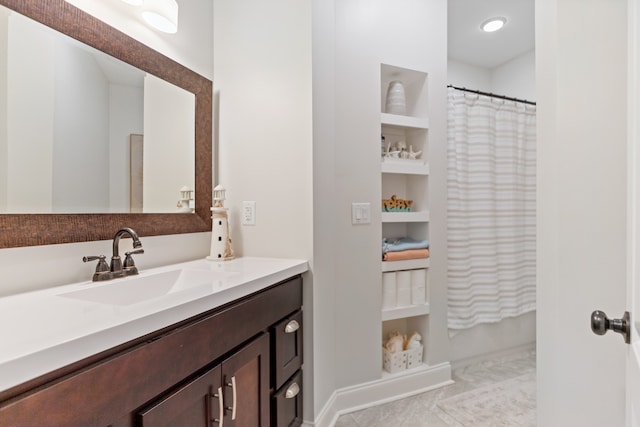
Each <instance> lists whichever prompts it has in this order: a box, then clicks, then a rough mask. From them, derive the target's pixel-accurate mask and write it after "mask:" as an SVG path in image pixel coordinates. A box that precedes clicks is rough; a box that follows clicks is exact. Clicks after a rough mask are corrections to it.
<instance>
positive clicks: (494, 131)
mask: <svg viewBox="0 0 640 427" xmlns="http://www.w3.org/2000/svg"><path fill="white" fill-rule="evenodd" d="M448 102H449V104H448V122H449V124H448V126H449V127H448V136H447V158H448V160H447V162H448V163H447V188H448V202H447V214H448V228H447V232H448V252H449V256H448V300H449V303H448V317H449V320H448V324H449V328H450V329H467V328H470V327H472V326H474V325H477V324H480V323H493V322H499V321H500V320H502V319H504V318H507V317H514V316H518V315H521V314H524V313H526V312H529V311H532V310H535V295H536V287H535V282H536V276H535V272H536V217H535V212H536V186H535V184H536V175H535V173H536V133H535V130H536V109H535V106H531V105H527V104H524V103H519V102H514V101H506V100H502V99H497V98H492V97H488V96H484V95H476V94H470V93H467V92H463V91H460V90H457V89H454V88H449V93H448Z"/></svg>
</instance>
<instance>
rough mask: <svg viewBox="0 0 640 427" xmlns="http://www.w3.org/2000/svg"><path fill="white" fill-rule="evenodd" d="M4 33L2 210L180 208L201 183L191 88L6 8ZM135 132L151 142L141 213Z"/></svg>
mask: <svg viewBox="0 0 640 427" xmlns="http://www.w3.org/2000/svg"><path fill="white" fill-rule="evenodd" d="M0 32H1V33H2V34H4V35H5V37H3V38H2V39H0V47H1V48H0V64H1V65H2V68H3V69H4V70H6V72H5V73H3V74H2V75H0V78H2V79H3V81H2V82H0V87H1V88H3V89H4V90H2V89H0V94H2V95H3V96H2V99H5V102H6V108H4V109H2V110H0V114H5V115H6V117H3V118H1V119H0V121H4V122H5V123H8V124H10V126H7V128H6V132H3V133H2V134H1V135H0V146H1V147H2V148H1V150H2V152H3V153H6V156H5V161H4V162H3V163H6V169H5V168H4V166H5V165H4V164H3V165H2V166H0V174H1V175H2V176H3V177H4V179H3V181H2V182H3V185H0V213H133V212H144V213H154V212H156V213H157V212H163V213H176V212H178V211H179V210H178V208H177V207H176V202H177V200H178V192H179V190H180V189H181V188H182V187H185V186H186V187H189V188H192V189H193V188H194V174H195V171H194V155H195V153H194V147H195V145H194V141H195V135H194V124H195V103H194V102H195V100H194V94H193V93H190V92H187V91H185V90H184V89H181V88H179V87H177V86H175V85H173V84H171V83H168V82H166V81H164V80H162V79H159V78H157V77H155V76H153V75H151V74H149V73H145V72H144V71H142V70H140V69H137V68H135V67H133V66H132V65H130V64H127V63H124V62H122V61H120V60H118V59H116V58H114V57H112V56H109V55H107V54H105V53H104V52H100V51H98V50H96V49H94V48H92V47H90V46H87V45H85V44H83V43H80V42H78V41H77V40H74V39H72V38H70V37H68V36H66V35H64V34H62V33H59V32H57V31H54V30H53V29H51V28H49V27H46V26H44V25H42V24H40V23H38V22H35V21H33V20H31V19H29V18H26V17H25V16H23V15H21V14H19V13H16V12H12V11H10V10H9V9H7V8H4V7H0ZM5 91H6V93H3V92H5ZM131 134H142V135H145V138H144V139H145V141H146V150H145V151H144V153H145V154H146V155H145V156H144V157H143V158H142V160H143V164H146V166H147V167H146V168H143V169H142V171H143V175H142V181H141V182H142V189H141V190H142V194H143V195H144V198H143V199H142V201H143V206H142V209H140V208H139V206H135V207H133V206H131V204H130V188H131V182H130V178H129V177H130V175H131V171H130V170H129V169H130V165H131V159H130V155H129V153H130V147H129V139H130V135H131ZM34 153H37V156H36V155H34ZM145 188H146V191H145Z"/></svg>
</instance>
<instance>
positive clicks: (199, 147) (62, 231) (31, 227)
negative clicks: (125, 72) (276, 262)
mask: <svg viewBox="0 0 640 427" xmlns="http://www.w3.org/2000/svg"><path fill="white" fill-rule="evenodd" d="M0 5H4V6H6V7H8V8H9V9H11V10H13V11H15V12H18V13H19V14H21V15H24V16H25V17H28V18H31V19H33V20H34V21H37V22H40V23H42V24H44V25H46V26H48V27H50V28H52V29H54V30H56V31H59V32H60V33H63V34H67V35H68V36H70V37H72V38H73V39H75V40H77V41H79V42H82V43H83V44H82V46H83V47H82V49H84V50H85V52H86V50H87V49H88V48H87V46H91V47H92V48H95V49H97V50H98V51H100V52H104V53H106V54H108V55H110V56H111V57H113V58H117V59H118V60H120V61H122V62H124V63H126V64H129V65H130V66H133V67H135V68H137V69H138V70H139V72H140V73H141V75H142V76H143V77H141V78H142V80H143V82H144V83H143V86H144V89H143V90H142V92H144V93H145V97H144V98H143V100H142V101H141V102H142V103H143V104H150V103H151V102H153V101H147V100H146V99H145V98H146V97H147V95H148V94H151V95H153V94H159V93H161V92H169V93H173V95H172V96H175V97H177V98H171V99H172V101H171V102H167V103H163V104H162V105H163V108H159V109H156V110H159V111H157V113H156V114H157V115H158V116H160V115H162V114H165V116H164V118H162V119H160V120H156V122H161V123H164V124H165V128H164V129H160V130H158V129H154V128H153V127H151V126H150V125H149V126H147V125H146V124H148V123H149V124H150V123H151V122H152V120H150V119H148V116H149V114H148V112H147V110H146V109H145V110H144V117H145V119H144V121H143V123H144V124H143V126H142V133H143V134H144V135H145V136H144V137H143V138H142V139H143V140H144V141H145V142H143V144H144V150H147V149H148V147H150V142H149V141H148V140H149V139H152V140H153V138H152V135H154V132H155V134H156V135H158V134H160V135H162V134H166V133H167V130H172V131H173V130H174V129H176V128H179V129H181V132H182V133H180V134H179V135H178V136H177V137H176V136H172V138H173V141H172V143H171V144H164V145H172V146H177V147H178V152H179V153H180V154H181V155H182V154H184V155H185V156H191V158H190V160H185V161H184V163H185V164H186V165H187V166H188V167H187V168H186V169H190V170H191V171H192V172H190V173H189V177H185V176H184V175H182V178H180V180H179V181H176V182H180V184H176V183H175V182H170V183H166V182H161V183H158V184H154V182H153V181H151V180H150V181H149V182H148V183H145V181H147V180H149V179H148V176H150V175H149V174H147V173H145V174H144V178H143V180H142V182H143V183H144V184H142V185H144V189H148V191H143V192H142V194H143V196H142V198H144V203H143V204H142V207H139V206H138V207H135V206H133V205H132V204H131V200H132V199H131V198H132V196H131V194H128V192H127V191H126V190H122V186H123V182H122V181H125V183H126V184H127V186H128V187H131V182H133V181H135V180H132V179H130V180H129V181H130V182H129V181H126V180H122V179H121V180H120V182H119V183H118V184H117V185H116V184H113V183H111V184H106V183H105V184H103V185H102V186H100V184H99V183H98V182H100V180H98V181H96V183H94V185H93V186H97V187H98V188H95V191H96V192H101V191H102V192H104V193H115V194H119V193H121V194H120V196H121V198H122V197H126V198H128V199H129V203H128V204H126V207H122V204H121V206H120V207H119V209H120V211H129V212H140V210H141V211H142V212H143V213H133V214H132V213H112V212H113V211H114V209H116V208H115V207H114V206H115V205H114V206H111V204H108V206H107V207H106V208H104V206H105V205H104V203H103V205H102V206H103V207H102V208H100V209H97V210H96V209H94V208H93V207H86V206H85V207H75V206H71V205H70V204H69V200H71V199H73V198H74V197H75V196H76V194H75V192H74V189H75V187H74V188H72V187H71V185H75V186H76V187H79V186H80V183H82V184H84V182H83V180H84V181H88V180H89V179H88V178H87V179H83V178H79V179H77V178H76V177H74V178H76V179H75V181H67V182H66V184H62V185H59V186H58V187H59V188H60V189H62V190H65V191H67V193H68V194H67V195H66V201H65V202H64V203H62V207H60V206H58V207H53V209H52V211H53V212H56V211H57V212H60V210H62V211H66V212H79V213H77V214H67V213H51V214H49V213H44V212H47V211H46V210H45V209H44V208H41V209H40V210H39V212H40V213H37V214H28V213H25V212H26V211H25V210H24V209H23V208H17V209H16V213H8V214H0V247H17V246H32V245H44V244H53V243H68V242H78V241H91V240H102V239H110V238H111V237H112V235H113V233H114V232H115V231H116V230H117V229H118V228H120V227H122V226H130V227H132V228H134V229H135V230H136V231H137V232H138V234H139V235H143V236H144V235H147V236H148V235H162V234H176V233H191V232H201V231H209V230H210V229H211V219H210V211H209V208H210V206H211V166H212V157H211V153H212V151H211V150H212V144H211V139H212V117H211V111H212V106H211V97H212V83H211V81H210V80H208V79H206V78H204V77H202V76H200V75H198V74H197V73H195V72H193V71H191V70H189V69H187V68H185V67H183V66H182V65H180V64H178V63H176V62H175V61H173V60H171V59H169V58H167V57H165V56H163V55H162V54H160V53H158V52H156V51H154V50H153V49H151V48H149V47H148V46H146V45H143V44H142V43H140V42H138V41H136V40H135V39H132V38H131V37H129V36H127V35H125V34H123V33H121V32H119V31H117V30H116V29H114V28H112V27H110V26H108V25H107V24H105V23H103V22H102V21H99V20H97V19H96V18H94V17H92V16H91V15H88V14H86V13H85V12H83V11H82V10H80V9H77V8H76V7H74V6H72V5H71V4H69V3H67V2H65V1H64V0H50V1H47V2H44V3H43V2H41V1H37V0H28V1H25V0H0ZM0 28H1V26H0ZM5 35H6V32H3V33H2V34H0V40H1V39H2V37H5ZM2 43H5V41H2ZM76 44H79V43H76ZM25 56H26V55H25ZM113 58H110V59H109V60H106V61H107V62H108V63H109V64H111V63H113V62H114V61H113ZM102 61H103V63H104V62H105V60H102ZM96 62H97V61H96ZM65 64H66V65H68V64H69V61H65ZM1 80H3V79H2V78H0V81H1ZM37 82H38V80H36V83H37ZM32 84H33V83H32ZM7 86H8V85H5V87H4V89H3V88H0V92H2V90H5V91H6V90H7ZM26 86H27V87H28V85H26ZM11 87H12V88H13V86H11ZM6 98H7V97H5V99H6ZM63 98H64V97H63ZM156 99H157V98H156ZM175 99H179V100H180V102H177V101H176V102H174V100H175ZM56 102H57V101H56ZM155 103H156V105H158V104H157V101H155ZM5 104H6V103H5ZM38 105H40V104H36V105H33V103H29V102H26V103H25V106H26V107H27V110H28V107H31V108H32V109H34V107H36V106H38ZM164 105H180V108H177V109H173V110H170V109H169V108H166V107H164ZM3 108H6V105H1V106H0V125H4V126H0V129H3V128H4V129H7V127H8V126H7V124H8V123H12V126H13V127H15V119H14V118H13V117H12V116H9V118H7V114H6V111H2V109H3ZM57 108H58V107H57V106H56V110H55V114H54V115H57V114H58V110H57ZM178 110H179V111H178ZM190 111H191V112H190ZM2 113H5V114H4V117H5V118H4V119H3V114H2ZM183 113H184V115H183ZM75 114H76V115H77V110H76V113H75ZM189 114H191V115H189ZM167 115H168V117H167ZM72 116H73V114H72ZM3 122H4V123H3ZM167 123H168V124H169V126H166V124H167ZM72 127H74V126H73V125H71V126H68V128H72ZM77 127H78V128H81V127H82V126H80V125H78V126H77ZM37 128H40V127H37ZM138 129H140V125H139V123H138ZM7 133H8V132H7ZM130 133H132V134H133V135H132V136H131V138H127V141H126V144H127V146H128V145H129V143H130V141H133V140H134V139H135V138H134V137H135V136H136V135H138V134H137V133H134V132H130ZM4 138H5V141H7V140H8V138H7V137H6V136H5V137H4ZM47 138H49V139H50V138H51V137H42V136H41V135H36V136H35V137H33V138H31V140H32V141H33V142H35V143H37V144H40V143H42V142H43V141H41V139H47ZM74 138H76V139H82V137H81V136H80V137H74ZM96 138H97V137H96ZM67 139H72V138H67ZM176 140H183V141H189V143H188V144H185V145H183V146H179V145H176V144H175V141H176ZM121 141H122V138H120V142H121ZM137 144H138V143H136V144H133V143H131V146H130V147H128V148H129V150H131V147H134V145H137ZM6 146H7V143H6V142H5V144H4V145H3V144H2V136H0V151H2V150H3V149H4V150H5V151H4V152H2V155H0V185H2V180H3V179H4V180H5V181H6V176H7V173H4V174H3V171H6V170H7V168H8V166H7V165H6V164H8V163H10V164H11V166H12V167H14V166H16V165H15V164H14V159H13V158H9V159H8V158H7V155H6V154H7V153H6ZM18 146H19V147H22V146H21V145H18ZM22 148H23V149H24V147H22ZM174 148H175V147H174ZM48 150H49V151H51V149H48ZM69 150H71V149H67V152H66V153H67V154H66V155H65V154H64V153H65V152H64V150H63V151H62V153H63V154H62V155H58V157H69V155H68V153H69ZM23 151H26V152H27V153H28V154H29V156H28V160H29V162H28V163H27V165H28V166H24V167H28V168H33V167H35V166H34V164H35V165H38V164H40V160H41V158H42V154H41V152H39V151H38V149H35V148H30V149H28V150H23ZM54 151H55V150H54ZM149 151H150V152H149V153H146V154H147V155H146V156H145V155H143V158H144V160H143V161H142V163H143V164H144V165H145V167H144V168H143V170H144V169H146V165H147V164H148V162H151V164H153V162H152V161H150V160H148V159H147V157H149V158H151V157H152V156H153V155H155V156H156V157H157V153H155V154H154V153H152V151H153V150H149ZM143 152H144V151H143ZM163 155H164V156H165V157H164V158H165V159H166V158H167V157H172V158H175V156H177V154H173V155H167V154H166V153H163ZM118 156H120V159H122V157H125V158H126V159H128V160H129V163H131V161H132V159H133V158H136V157H137V156H135V155H134V156H131V151H130V152H129V153H128V155H120V154H118ZM96 157H98V158H99V157H100V156H96ZM130 157H131V158H130ZM194 157H195V158H194ZM160 158H163V157H160ZM93 160H94V159H93V158H92V157H91V154H90V153H85V154H82V155H81V157H80V158H79V159H78V160H76V163H79V164H82V163H89V162H91V161H93ZM3 163H5V164H3ZM107 163H108V162H107ZM157 164H158V165H159V166H161V167H162V168H164V170H165V171H166V170H167V169H171V168H172V166H173V165H172V163H168V162H167V161H166V160H165V161H162V160H161V161H160V162H158V163H157ZM5 166H6V167H5ZM85 166H86V165H85ZM21 168H23V167H22V166H21V167H19V168H18V169H21ZM49 168H52V167H51V166H49ZM33 170H34V171H35V169H33ZM58 170H60V167H58ZM90 170H92V171H95V170H96V168H95V167H94V168H90ZM116 170H117V174H111V175H119V176H120V177H122V175H124V176H127V177H129V176H131V177H132V176H133V175H134V172H133V170H130V169H129V167H128V165H125V166H124V167H122V166H116ZM193 171H195V173H194V172H193ZM149 172H151V171H149ZM33 173H35V172H32V173H27V174H26V175H23V176H24V177H25V178H24V179H23V182H26V183H31V181H32V180H31V179H30V177H31V176H32V175H33ZM67 175H68V176H72V177H73V175H74V174H73V173H70V174H67ZM156 175H159V176H160V177H165V176H166V175H167V174H166V173H164V174H163V173H157V172H156ZM50 176H53V175H50ZM190 177H192V178H190ZM190 179H191V181H190V182H184V181H189V180H190ZM25 185H26V184H25ZM112 185H113V186H114V189H113V191H110V190H109V189H108V188H109V187H110V186H112ZM183 186H186V187H191V189H193V188H194V187H195V195H196V198H195V214H192V213H188V212H189V209H183V210H182V211H181V212H184V213H158V212H178V209H177V207H176V204H177V202H178V201H179V199H180V197H179V196H180V195H182V194H185V193H184V192H183V193H180V192H179V191H180V190H181V189H182V190H184V188H182V187H183ZM49 187H53V188H55V187H56V184H53V185H51V184H49ZM158 189H161V190H164V192H165V196H164V197H165V199H166V197H167V196H166V195H167V194H169V196H168V197H169V199H168V200H171V201H170V202H169V201H164V202H163V203H162V204H160V205H159V206H153V205H151V204H150V203H149V206H146V205H147V197H146V195H147V193H148V194H149V195H151V194H152V193H153V192H154V191H155V190H158ZM62 190H61V191H62ZM2 197H3V194H2V192H0V206H2V203H3V200H2ZM4 203H5V205H6V192H5V199H4ZM167 205H169V206H168V207H166V206H167ZM183 206H184V205H183ZM104 209H108V210H107V211H106V212H103V211H104ZM150 211H151V212H154V213H147V212H150Z"/></svg>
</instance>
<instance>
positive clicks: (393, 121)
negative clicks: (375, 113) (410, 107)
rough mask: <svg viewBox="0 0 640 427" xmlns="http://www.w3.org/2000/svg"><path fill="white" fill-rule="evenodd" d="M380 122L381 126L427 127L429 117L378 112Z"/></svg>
mask: <svg viewBox="0 0 640 427" xmlns="http://www.w3.org/2000/svg"><path fill="white" fill-rule="evenodd" d="M380 123H382V125H383V126H397V127H402V128H411V129H429V119H427V118H426V117H412V116H399V115H397V114H388V113H380Z"/></svg>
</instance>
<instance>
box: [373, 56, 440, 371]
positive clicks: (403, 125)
mask: <svg viewBox="0 0 640 427" xmlns="http://www.w3.org/2000/svg"><path fill="white" fill-rule="evenodd" d="M380 71H381V74H380V76H381V81H380V91H381V115H380V135H381V159H380V179H381V196H382V197H381V199H382V206H381V209H382V213H381V220H380V226H381V228H382V237H383V242H382V260H381V276H382V283H381V287H382V289H381V294H382V304H381V321H382V342H383V347H385V344H384V343H385V342H387V341H388V340H389V337H390V336H391V335H394V334H398V333H399V334H401V335H403V336H406V337H409V336H411V335H412V334H418V335H419V337H420V339H421V340H422V341H421V342H422V343H423V344H424V348H423V350H424V351H422V350H421V351H420V352H419V354H417V355H415V357H414V360H412V361H411V360H410V359H411V357H410V355H407V360H406V364H405V365H406V366H405V368H406V369H396V368H394V369H391V372H392V373H389V372H390V370H389V366H388V363H383V371H384V372H383V378H384V377H387V376H389V375H391V376H403V375H407V374H409V373H411V372H412V373H414V374H417V375H421V374H420V372H422V371H425V370H429V367H428V361H429V359H430V356H429V353H428V351H429V348H428V345H427V343H428V342H429V340H430V338H429V336H430V328H431V323H432V322H431V321H430V320H429V319H430V317H431V305H430V304H431V302H430V297H429V275H430V268H431V260H430V252H429V251H430V250H431V249H430V247H429V229H430V221H431V212H430V199H429V196H430V180H431V169H430V160H431V159H430V156H429V150H430V142H429V133H430V130H429V126H430V123H429V117H428V116H429V114H428V113H429V106H428V104H429V100H428V96H427V89H428V80H429V79H428V77H429V76H428V74H427V73H426V72H422V71H416V70H411V69H407V68H402V67H397V66H392V65H388V64H381V69H380ZM398 82H400V84H399V85H398ZM398 86H400V87H401V88H400V90H399V92H402V90H404V97H405V99H404V100H402V99H400V101H398V97H397V96H396V95H398V92H397V91H398ZM402 86H403V89H402ZM389 96H394V98H393V99H391V102H389V99H388V98H389ZM400 98H402V94H401V96H400ZM403 101H404V102H403ZM403 104H405V105H403ZM398 105H400V110H398ZM421 348H422V347H421ZM402 353H405V352H402ZM409 353H411V352H410V351H409ZM399 356H402V355H401V354H396V355H395V356H394V355H392V354H389V352H388V350H387V353H385V351H384V350H383V359H384V360H387V359H389V358H392V359H393V358H394V357H399ZM416 357H417V359H419V360H417V359H415V358H416Z"/></svg>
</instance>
